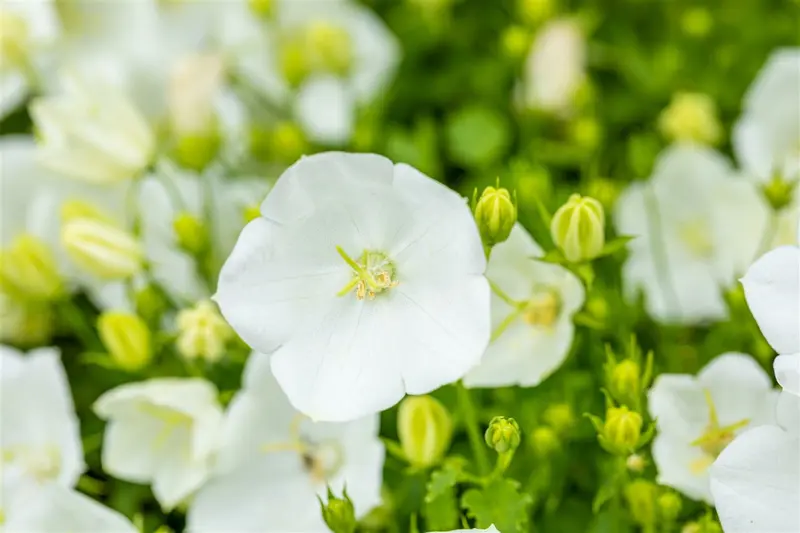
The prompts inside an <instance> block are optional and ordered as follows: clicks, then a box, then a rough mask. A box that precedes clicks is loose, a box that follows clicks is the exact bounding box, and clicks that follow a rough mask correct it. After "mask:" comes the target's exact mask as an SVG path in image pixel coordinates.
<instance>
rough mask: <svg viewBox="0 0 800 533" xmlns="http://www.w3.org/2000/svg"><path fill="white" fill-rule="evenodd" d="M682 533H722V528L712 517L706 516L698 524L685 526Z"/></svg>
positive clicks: (692, 523) (691, 523) (693, 523)
mask: <svg viewBox="0 0 800 533" xmlns="http://www.w3.org/2000/svg"><path fill="white" fill-rule="evenodd" d="M681 533H722V526H720V525H719V522H717V521H716V520H715V519H714V518H713V517H712V516H710V515H706V516H704V517H703V518H701V519H700V520H698V521H696V522H689V523H687V524H686V525H684V526H683V529H681Z"/></svg>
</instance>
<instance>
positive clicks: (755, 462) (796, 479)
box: [711, 426, 800, 533]
mask: <svg viewBox="0 0 800 533" xmlns="http://www.w3.org/2000/svg"><path fill="white" fill-rule="evenodd" d="M799 472H800V440H798V437H797V436H791V435H790V434H788V433H786V432H785V431H783V430H782V429H780V428H779V427H776V426H763V427H759V428H755V429H752V430H750V431H747V432H745V433H743V434H742V435H740V436H739V437H737V438H736V439H735V440H734V441H733V442H732V443H731V444H730V445H728V447H727V448H725V450H723V452H722V454H721V455H720V456H719V458H718V459H717V461H716V462H715V463H714V465H713V466H712V467H711V491H712V493H713V495H714V501H715V505H716V508H717V513H718V514H719V517H720V521H721V522H722V527H723V529H724V530H725V531H726V533H752V532H755V531H775V532H787V533H788V532H790V531H800V510H799V508H798V505H797V502H798V501H800V474H798V473H799Z"/></svg>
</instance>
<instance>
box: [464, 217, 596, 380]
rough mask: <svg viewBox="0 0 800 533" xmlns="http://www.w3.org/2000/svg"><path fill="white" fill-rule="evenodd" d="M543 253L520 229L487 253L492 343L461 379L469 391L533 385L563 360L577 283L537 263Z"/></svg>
mask: <svg viewBox="0 0 800 533" xmlns="http://www.w3.org/2000/svg"><path fill="white" fill-rule="evenodd" d="M541 255H542V249H541V248H540V247H539V245H538V244H536V242H535V241H534V240H533V238H532V237H531V236H530V234H529V233H528V232H527V231H526V230H525V228H523V227H522V226H521V225H519V224H517V225H516V226H514V229H513V230H512V231H511V235H510V236H509V238H508V240H506V241H505V242H503V243H500V244H498V245H497V246H495V247H494V248H493V249H492V255H491V256H490V258H489V266H488V267H487V269H486V277H487V278H488V279H489V283H491V284H493V286H494V287H495V288H496V290H495V291H493V294H492V328H493V329H492V342H491V344H489V348H487V350H486V353H485V354H484V356H483V359H482V360H481V362H480V364H479V365H478V366H477V367H475V368H473V369H472V370H471V371H470V372H469V373H468V374H467V375H466V376H465V377H464V384H465V385H467V386H468V387H503V386H507V385H521V386H523V387H531V386H534V385H538V384H539V383H540V382H541V381H542V380H543V379H545V378H546V377H547V376H549V375H550V374H552V373H553V372H554V371H555V370H556V369H558V367H559V366H561V364H562V363H563V362H564V359H566V357H567V354H568V353H569V349H570V346H572V338H573V335H574V333H575V326H574V325H573V323H572V315H574V314H575V312H576V311H578V309H580V307H581V306H582V305H583V301H584V296H585V294H584V289H583V284H582V283H581V282H580V280H579V279H578V278H577V277H575V275H573V274H572V273H571V272H570V271H568V270H567V269H565V268H564V267H562V266H560V265H555V264H552V263H544V262H541V261H536V260H535V259H533V258H534V257H538V256H541ZM500 294H502V296H500Z"/></svg>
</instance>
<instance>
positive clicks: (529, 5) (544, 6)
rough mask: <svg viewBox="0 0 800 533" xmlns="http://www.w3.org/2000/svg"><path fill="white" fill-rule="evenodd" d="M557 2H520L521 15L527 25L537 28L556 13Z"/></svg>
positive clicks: (548, 0) (535, 0) (539, 0)
mask: <svg viewBox="0 0 800 533" xmlns="http://www.w3.org/2000/svg"><path fill="white" fill-rule="evenodd" d="M555 4H556V2H555V0H518V10H519V15H520V17H521V18H522V20H524V21H525V22H526V23H528V24H530V25H532V26H535V25H538V24H540V23H541V22H543V21H544V20H545V19H547V18H548V17H550V15H552V14H553V12H554V11H555V7H556V6H555Z"/></svg>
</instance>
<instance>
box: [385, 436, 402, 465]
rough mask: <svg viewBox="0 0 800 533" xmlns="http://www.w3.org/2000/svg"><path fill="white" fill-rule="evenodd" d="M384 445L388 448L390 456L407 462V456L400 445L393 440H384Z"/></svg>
mask: <svg viewBox="0 0 800 533" xmlns="http://www.w3.org/2000/svg"><path fill="white" fill-rule="evenodd" d="M381 440H382V441H383V445H384V446H385V447H386V451H387V452H388V453H389V455H391V456H393V457H396V458H397V459H400V460H401V461H403V462H405V461H406V454H405V452H403V448H402V447H401V446H400V443H399V442H397V441H394V440H391V439H386V438H382V439H381Z"/></svg>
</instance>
